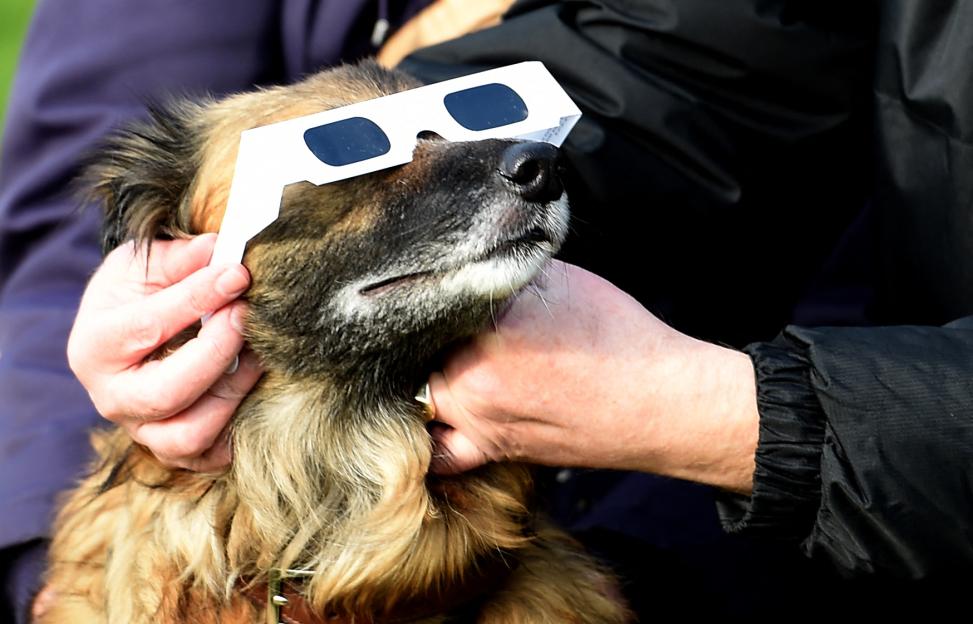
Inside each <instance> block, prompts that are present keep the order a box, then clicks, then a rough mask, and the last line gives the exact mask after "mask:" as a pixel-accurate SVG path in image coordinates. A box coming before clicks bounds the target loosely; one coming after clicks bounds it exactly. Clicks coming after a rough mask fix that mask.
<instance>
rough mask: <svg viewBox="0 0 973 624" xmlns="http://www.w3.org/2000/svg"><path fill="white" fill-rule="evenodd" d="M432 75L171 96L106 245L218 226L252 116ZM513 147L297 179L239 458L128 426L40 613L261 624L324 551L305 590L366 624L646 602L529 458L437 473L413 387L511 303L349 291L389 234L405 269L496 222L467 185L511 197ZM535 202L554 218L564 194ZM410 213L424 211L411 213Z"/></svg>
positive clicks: (78, 502)
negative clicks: (134, 434) (278, 588)
mask: <svg viewBox="0 0 973 624" xmlns="http://www.w3.org/2000/svg"><path fill="white" fill-rule="evenodd" d="M410 86H413V83H412V81H411V80H410V79H409V78H408V77H406V76H403V75H401V74H393V73H387V72H384V71H383V70H380V69H379V68H378V67H377V66H374V65H371V64H365V65H361V66H355V67H344V68H339V69H337V70H333V71H330V72H325V73H323V74H320V75H317V76H313V77H311V78H309V79H308V80H307V81H305V82H304V83H301V84H299V85H296V86H293V87H288V88H278V89H271V90H266V91H262V92H257V93H254V94H246V95H241V96H236V97H233V98H229V99H227V100H224V101H221V102H202V103H195V104H189V103H184V104H180V105H178V106H176V107H171V108H169V109H167V110H164V111H163V110H159V111H155V112H154V113H153V115H152V118H151V119H150V120H149V121H148V122H145V123H142V124H139V125H137V126H135V127H134V128H132V129H130V130H128V131H127V132H125V133H123V134H121V135H119V136H118V137H116V138H115V139H113V141H112V142H111V143H110V145H109V146H108V149H107V151H106V152H105V155H104V157H103V158H102V159H101V160H100V162H99V164H97V165H96V166H95V167H94V168H93V169H92V171H91V179H92V180H93V181H94V188H95V192H96V194H97V195H98V196H99V197H100V198H101V199H102V200H103V201H104V202H105V205H106V209H107V213H106V214H107V226H106V246H107V247H109V248H110V247H111V246H113V245H116V244H118V243H120V242H122V241H124V240H126V239H129V238H135V239H137V240H149V239H151V238H154V237H158V236H169V237H178V236H184V235H187V234H190V233H198V232H203V231H212V230H215V229H216V228H217V226H218V224H219V221H220V219H221V217H222V211H223V207H224V205H225V200H226V196H227V192H228V188H229V183H230V177H231V172H232V164H233V160H234V157H235V149H236V148H235V140H236V137H238V136H239V133H240V131H242V130H244V129H246V128H248V127H252V126H257V125H263V124H266V123H271V122H274V121H279V120H282V119H286V118H289V117H294V116H298V115H302V114H307V113H309V112H313V111H317V110H321V109H323V108H330V107H334V106H338V105H341V104H345V103H350V102H354V101H359V100H363V99H368V98H372V97H377V96H380V95H383V94H386V93H391V92H395V91H399V90H402V89H404V88H408V87H410ZM504 147H505V145H503V144H499V143H497V142H494V143H490V142H484V145H479V144H476V145H473V144H470V145H467V146H457V145H445V144H442V143H441V142H433V143H426V142H423V143H422V144H421V145H420V147H419V148H418V149H417V153H416V157H415V161H414V162H413V163H411V164H410V165H406V166H404V167H402V168H399V169H396V170H392V171H389V172H384V173H376V174H372V175H371V176H365V177H364V178H362V179H358V180H352V181H348V182H347V183H340V184H335V185H328V187H321V188H316V187H310V185H296V186H295V187H292V188H289V189H288V190H287V191H286V192H285V196H284V209H283V210H282V217H281V219H280V220H278V222H277V223H275V224H274V226H271V228H268V230H267V231H266V232H264V233H263V234H262V235H261V236H260V237H258V238H257V239H255V240H254V241H253V242H252V243H251V246H250V251H249V252H248V254H247V257H246V260H245V262H246V264H247V265H248V267H249V268H250V270H251V273H252V274H253V280H254V285H253V288H252V289H251V291H250V292H249V293H248V295H247V296H248V298H249V300H250V303H251V316H250V318H249V319H248V323H247V337H248V339H249V341H250V342H251V343H252V344H253V347H254V350H255V352H256V353H257V354H258V355H259V356H260V357H261V358H262V360H263V362H264V365H265V367H266V368H267V371H268V372H267V374H266V375H265V377H264V379H263V380H262V381H261V382H260V383H259V384H258V386H257V388H255V390H254V391H253V392H252V393H251V395H250V396H249V398H248V399H246V401H245V402H244V403H243V404H242V406H241V407H240V408H239V410H238V412H237V414H236V415H235V417H234V421H233V429H232V439H233V445H234V461H233V465H232V467H231V468H230V470H229V471H228V472H226V473H225V474H195V473H189V472H186V471H179V470H176V471H173V470H169V469H166V468H165V467H163V466H161V465H160V464H159V463H158V462H157V461H156V460H155V459H154V458H153V457H152V456H151V454H149V453H148V452H147V451H146V450H144V449H142V448H141V447H139V446H137V445H134V444H133V443H132V442H131V441H130V440H129V439H128V438H127V437H126V435H125V434H124V433H123V432H121V431H117V430H113V431H106V432H102V433H98V434H96V435H95V436H94V438H93V440H94V445H95V449H96V451H97V454H98V457H99V462H98V464H97V466H95V468H94V469H93V471H92V472H91V474H90V475H89V476H87V477H86V478H85V479H84V480H83V482H82V483H81V484H80V486H79V487H78V488H77V489H76V490H74V491H73V492H71V493H70V495H69V496H68V497H67V498H66V502H65V504H64V506H63V509H62V510H61V512H60V514H59V516H58V519H57V523H56V531H55V538H54V542H53V546H52V549H51V565H50V570H49V574H48V583H49V586H50V587H51V588H52V589H53V590H54V591H55V592H56V596H57V598H56V601H55V603H54V605H53V607H52V608H51V609H50V610H49V611H48V612H47V613H46V614H45V616H44V617H43V619H42V620H41V622H42V623H55V622H56V623H59V624H62V623H71V622H84V623H86V624H90V623H98V622H104V623H111V624H142V623H145V624H148V623H150V622H151V623H152V624H167V623H175V622H197V623H213V624H216V623H221V624H231V623H238V622H239V623H243V622H247V623H250V622H263V621H265V620H264V615H263V613H262V612H261V611H260V610H259V608H258V607H257V606H255V605H254V604H253V603H252V602H251V601H250V599H248V598H247V597H246V596H245V595H244V593H243V592H242V591H241V587H243V586H246V585H248V584H251V585H260V584H262V583H266V581H267V577H268V573H269V571H270V570H272V569H302V570H313V571H314V575H313V576H311V577H309V578H308V579H307V580H306V581H304V582H303V584H301V585H300V586H299V589H300V591H301V592H302V593H303V595H304V596H305V599H306V600H307V601H308V602H309V603H310V604H311V605H312V606H313V608H314V609H315V610H316V611H317V612H319V613H322V614H324V613H336V614H343V615H345V616H347V617H348V618H351V619H356V618H357V621H363V622H367V621H374V622H376V623H378V622H383V621H405V620H403V619H401V618H402V613H408V614H410V615H409V616H408V618H409V619H407V621H412V622H425V623H430V624H431V623H437V622H443V623H445V622H448V621H449V622H455V621H470V622H482V623H485V624H488V623H500V622H504V623H547V622H550V623H554V622H558V623H563V622H577V623H579V624H580V623H604V624H615V623H621V622H625V621H627V620H628V618H629V616H628V613H627V611H626V609H625V608H624V607H623V606H622V605H621V604H620V603H619V602H618V600H617V599H616V595H615V592H614V590H613V588H614V581H613V580H612V579H611V577H610V576H609V575H608V574H606V573H605V572H604V571H603V570H602V569H601V568H600V567H599V566H598V565H596V564H595V563H594V562H593V561H592V560H590V559H589V558H588V557H587V556H586V555H584V554H583V553H582V552H581V551H580V549H579V548H578V547H577V546H576V545H575V544H574V543H573V542H572V541H571V540H570V538H568V537H567V536H566V535H564V534H563V533H561V532H560V531H558V530H557V529H555V528H553V527H551V526H550V525H548V524H547V523H546V522H545V521H544V520H543V519H541V518H539V517H538V516H537V515H536V514H534V513H532V510H531V507H530V500H531V480H530V474H529V471H528V470H527V468H525V467H523V466H519V465H510V464H503V465H499V464H498V465H490V466H486V467H484V468H482V469H480V470H478V471H474V472H472V473H469V474H466V475H461V476H456V477H451V478H445V477H443V478H440V477H432V476H429V475H428V474H427V472H428V468H429V464H430V460H431V443H430V438H429V434H428V432H427V430H426V428H425V424H424V419H423V415H422V411H421V406H418V405H417V404H416V403H415V402H414V401H412V400H410V397H411V393H414V390H415V387H416V383H417V380H421V379H423V378H424V376H425V375H427V374H428V371H429V369H430V367H431V366H432V362H433V361H434V360H433V359H434V357H435V355H436V354H437V353H438V352H440V351H441V350H442V349H443V348H444V347H445V346H447V345H448V344H449V343H451V342H453V341H455V340H457V339H460V338H462V337H463V336H468V335H471V334H472V333H474V332H475V331H476V330H477V329H478V328H479V327H480V325H482V323H483V322H484V320H486V319H487V318H489V317H488V312H487V310H488V308H487V307H486V306H487V303H486V302H481V301H480V300H479V298H474V297H471V296H469V295H468V293H459V294H456V295H455V296H454V295H450V296H454V299H449V298H448V297H447V296H445V295H442V296H438V297H436V296H431V295H430V294H429V293H427V292H425V291H422V290H421V289H419V290H417V291H416V294H414V295H410V297H412V298H409V297H405V298H404V302H403V301H397V300H396V301H394V302H392V303H383V304H381V305H379V304H375V303H373V301H374V299H365V298H361V303H360V305H361V306H362V307H361V308H355V309H354V313H348V312H347V310H346V308H347V304H343V305H344V307H342V306H340V305H338V304H337V303H334V302H335V301H346V300H347V299H348V295H347V292H348V291H347V284H348V283H352V282H354V280H355V279H358V278H362V279H364V278H367V277H368V276H369V275H371V274H370V273H368V271H367V270H364V269H363V268H362V267H361V266H360V265H362V264H363V263H365V262H366V261H367V260H370V259H371V258H373V257H374V259H375V260H374V261H375V262H376V263H378V262H379V260H382V254H383V253H386V250H387V253H388V258H387V263H386V265H388V266H392V265H395V266H398V265H397V264H396V263H400V259H401V258H402V257H403V256H408V255H410V254H419V252H418V251H415V250H417V249H421V248H423V247H422V246H423V245H426V246H427V247H428V246H432V249H431V251H430V252H429V253H430V255H429V258H439V257H440V256H442V254H443V253H444V252H443V249H445V248H442V249H439V248H435V245H438V244H440V243H439V242H438V241H441V240H445V239H450V238H452V240H453V242H452V243H450V245H452V247H450V248H449V249H448V250H452V249H453V248H454V247H457V246H459V247H462V245H461V244H460V243H458V242H457V241H463V240H466V239H465V238H464V237H468V236H472V234H471V233H470V232H460V234H462V236H455V235H454V234H455V230H456V229H457V228H468V227H474V225H470V223H473V224H476V223H481V222H482V223H483V224H487V225H489V224H490V223H492V221H495V220H496V219H495V218H493V217H492V216H490V215H486V216H484V217H483V218H482V219H480V220H479V221H477V218H475V217H476V214H474V213H472V212H470V211H471V210H486V208H481V206H480V204H478V203H475V202H473V203H471V201H470V200H469V199H468V198H467V196H469V197H473V196H481V197H487V196H489V197H493V196H494V195H496V196H498V197H499V196H503V197H506V195H503V192H504V191H502V189H500V187H497V189H496V190H493V191H490V193H487V191H485V190H484V188H486V186H488V184H487V182H486V181H488V180H492V179H493V177H495V176H493V169H494V165H492V164H491V163H492V162H493V160H491V159H493V158H495V153H496V151H497V150H502V149H503V148H504ZM477 150H479V151H477ZM491 150H492V151H491ZM489 184H494V182H489ZM491 193H492V194H491ZM457 194H459V195H461V196H460V197H456V196H457ZM504 201H507V200H504ZM494 203H497V202H494ZM501 203H502V202H501ZM473 204H475V205H476V207H475V208H471V205H473ZM489 204H490V202H487V201H484V202H482V205H489ZM427 205H428V206H429V207H428V208H423V206H427ZM498 205H500V204H498ZM501 208H502V209H503V210H509V207H507V206H506V205H502V206H501ZM501 208H498V209H501ZM522 208H523V207H518V210H521V212H522V213H523V215H527V216H523V217H522V218H524V219H528V218H529V219H535V220H536V219H540V218H541V217H543V218H544V219H549V218H550V217H549V216H545V215H548V214H549V213H550V214H553V213H551V211H553V210H555V208H556V206H553V205H552V206H545V207H543V210H539V211H538V213H539V214H541V213H542V214H541V216H534V215H533V213H530V212H523V211H522ZM532 210H533V209H532ZM407 212H408V214H410V215H412V216H411V218H412V219H413V220H414V221H418V223H417V224H416V225H417V227H415V228H408V227H405V226H404V225H403V224H402V223H401V222H399V223H398V224H397V223H396V222H395V219H393V216H396V215H400V214H401V215H404V214H406V213H407ZM521 212H518V213H517V214H521ZM443 215H445V216H443ZM471 215H472V216H471ZM488 217H489V218H488ZM423 220H425V221H423ZM475 227H479V226H475ZM484 227H486V226H484ZM490 227H493V226H492V225H490ZM383 228H388V229H387V230H386V229H383ZM413 230H415V233H413ZM426 233H428V236H429V237H430V238H429V239H423V240H420V241H417V240H414V239H412V238H410V237H414V236H425V235H426ZM369 241H377V242H372V243H370V242H369ZM420 243H421V244H420ZM368 245H373V247H368ZM369 249H370V250H371V252H370V253H369V254H364V256H363V253H364V251H368V250H369ZM448 250H447V251H448ZM450 253H452V252H450ZM366 257H367V258H366ZM428 261H431V260H428V259H427V258H425V257H419V256H417V258H416V259H415V262H420V263H421V262H428ZM383 262H384V260H383ZM383 266H385V265H383ZM366 268H367V267H366ZM369 270H370V269H369ZM342 287H344V288H345V290H341V288H342ZM414 288H418V287H414ZM511 290H514V289H511ZM409 292H411V291H409ZM511 294H513V292H508V293H506V295H508V296H509V295H511ZM493 296H494V294H493V293H490V298H491V300H490V301H489V305H491V306H492V305H493V304H494V301H493V300H492V299H493ZM302 297H307V299H306V300H303V299H301V298H302ZM354 301H356V302H358V301H359V299H357V298H356V299H354ZM383 301H387V300H383ZM356 305H359V304H357V303H356ZM382 306H386V307H382ZM437 306H438V307H437ZM308 307H310V308H311V309H310V310H308ZM362 310H365V312H362ZM302 311H303V312H302ZM356 315H357V316H356ZM373 317H374V318H373ZM363 319H364V320H363ZM427 325H428V326H427ZM383 332H384V333H383ZM376 336H380V337H379V338H376Z"/></svg>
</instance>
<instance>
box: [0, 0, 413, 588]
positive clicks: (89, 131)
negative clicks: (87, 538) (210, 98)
mask: <svg viewBox="0 0 973 624" xmlns="http://www.w3.org/2000/svg"><path fill="white" fill-rule="evenodd" d="M379 4H381V3H377V2H371V1H368V0H332V1H328V0H284V1H281V2H266V1H265V0H234V1H233V2H220V1H216V0H204V1H202V2H196V1H192V2H187V1H176V2H173V1H171V0H144V1H140V2H130V1H129V0H99V2H87V1H85V0H42V1H41V2H39V3H38V5H37V8H36V13H35V16H34V19H33V23H32V25H31V28H30V31H29V34H28V36H27V40H26V43H25V47H24V49H23V52H22V55H21V59H20V66H19V70H18V73H17V77H16V80H15V84H14V88H13V91H12V99H11V101H10V104H9V109H8V116H7V120H6V130H5V135H4V139H5V140H4V145H3V153H2V156H0V397H2V400H0V466H2V474H0V549H2V548H5V549H6V550H4V551H3V555H2V557H3V558H2V559H0V563H3V562H4V560H6V562H7V563H9V562H11V561H12V560H13V559H14V557H15V556H16V555H17V554H18V553H19V551H17V550H16V549H17V548H19V549H24V548H28V547H29V545H30V544H31V543H32V542H35V541H37V540H40V539H42V538H43V537H44V536H45V535H46V534H47V530H48V529H47V528H48V525H49V523H50V520H51V515H52V509H53V504H54V498H55V496H56V494H57V493H58V492H60V491H62V490H64V489H65V488H66V487H67V486H69V485H70V484H71V483H72V481H73V480H74V479H75V478H76V477H77V475H78V474H79V472H80V470H81V469H82V467H83V465H84V462H85V460H86V458H87V454H88V445H87V443H86V442H85V440H86V438H87V434H86V433H85V432H86V431H87V430H88V429H89V428H91V427H92V426H94V425H97V424H99V420H100V419H99V418H98V416H97V414H96V413H95V411H94V409H93V407H92V406H91V404H90V401H89V399H88V397H87V394H86V393H85V391H84V390H83V388H82V387H81V386H80V384H79V383H78V382H77V381H76V380H75V379H74V376H73V375H72V374H71V372H70V371H69V370H68V368H67V363H66V359H65V356H64V350H65V344H66V342H67V335H68V332H69V329H70V327H71V324H72V322H73V319H74V314H75V310H76V309H77V304H78V301H79V300H80V296H81V293H82V291H83V289H84V286H85V284H86V282H87V280H88V278H89V276H90V275H91V273H92V272H93V271H94V269H95V267H96V266H97V265H98V264H99V262H100V252H99V245H98V243H97V241H98V240H99V234H98V231H99V228H100V214H99V212H98V210H97V209H89V210H81V206H80V205H79V202H78V200H77V196H76V191H77V189H76V188H74V187H73V180H74V179H75V177H76V175H77V174H78V171H79V167H80V163H81V161H82V160H83V159H84V157H85V156H86V154H87V153H89V152H91V151H92V150H93V149H94V148H95V147H96V145H97V144H98V142H99V141H100V140H101V138H102V137H104V135H105V134H106V133H107V132H108V131H109V130H110V129H111V128H113V127H115V126H117V125H119V124H120V123H122V122H124V121H126V120H130V119H132V118H134V117H138V116H140V115H142V114H143V112H144V110H145V106H146V103H147V102H149V101H153V100H160V99H164V98H167V97H172V96H174V95H192V94H202V93H211V94H215V95H220V94H226V93H230V92H234V91H242V90H246V89H249V88H252V87H253V86H254V85H261V84H275V83H287V82H291V81H293V80H295V79H297V78H299V77H300V76H302V75H304V74H307V73H309V72H312V71H314V70H316V69H319V68H321V67H323V66H327V65H331V64H334V63H337V62H339V61H353V60H355V59H357V58H360V57H362V56H364V55H367V54H371V53H373V52H374V51H375V50H374V48H372V47H371V45H370V43H369V42H370V38H371V34H372V29H373V25H374V23H375V21H376V19H377V17H378V11H379ZM385 4H387V5H388V11H389V12H390V15H388V16H387V17H389V18H391V20H392V22H393V24H397V23H401V22H402V21H403V20H404V19H406V18H408V17H409V16H411V15H413V14H415V13H416V12H417V11H418V10H419V8H421V6H423V5H425V4H428V1H427V0H409V1H407V2H406V1H400V2H388V3H385ZM12 548H13V550H12ZM35 559H36V557H35ZM21 565H22V566H24V567H31V569H30V570H26V571H24V572H23V573H22V574H21V575H19V576H23V577H24V579H30V578H32V577H36V567H37V565H39V564H38V563H23V564H21ZM0 575H2V570H0ZM15 576H16V575H15ZM19 576H18V577H17V578H11V579H9V580H8V585H10V587H11V588H12V589H13V591H14V593H17V594H18V601H19V602H21V603H22V602H23V601H24V598H25V596H26V593H27V591H28V590H29V588H28V587H27V585H29V584H31V583H32V581H28V580H23V581H20V580H19Z"/></svg>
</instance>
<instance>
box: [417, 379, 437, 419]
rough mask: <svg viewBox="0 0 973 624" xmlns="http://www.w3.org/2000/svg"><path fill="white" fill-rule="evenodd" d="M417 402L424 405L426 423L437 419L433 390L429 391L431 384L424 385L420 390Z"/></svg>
mask: <svg viewBox="0 0 973 624" xmlns="http://www.w3.org/2000/svg"><path fill="white" fill-rule="evenodd" d="M415 398H416V401H418V402H420V403H422V406H423V408H425V411H426V422H429V421H432V420H435V419H436V404H435V403H433V402H432V390H430V389H429V383H428V382H427V383H424V384H422V387H421V388H419V392H418V393H416V397H415Z"/></svg>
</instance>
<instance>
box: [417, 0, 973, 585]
mask: <svg viewBox="0 0 973 624" xmlns="http://www.w3.org/2000/svg"><path fill="white" fill-rule="evenodd" d="M971 41H973V4H971V3H968V2H963V1H962V0H952V1H950V0H940V1H936V2H930V1H921V0H911V1H910V0H888V1H883V2H864V1H863V2H837V1H830V0H827V1H826V0H808V1H800V0H789V1H783V0H778V1H769V2H767V1H760V2H758V1H756V0H726V1H721V2H714V1H713V0H680V1H679V2H671V1H669V0H646V1H642V2H626V1H621V0H612V1H607V0H606V1H602V2H591V1H567V2H549V1H545V0H527V1H522V2H520V3H518V4H517V5H516V6H515V7H514V9H513V11H512V12H511V14H510V15H509V16H508V18H507V20H506V22H505V23H504V24H503V25H501V26H500V27H498V28H495V29H492V30H489V31H485V32H482V33H479V34H476V35H473V36H469V37H466V38H464V39H461V40H458V41H454V42H450V43H447V44H444V45H441V46H438V47H436V48H431V49H428V50H425V51H420V52H419V53H418V54H416V55H414V56H413V57H411V58H410V59H407V61H406V62H405V64H404V67H405V68H406V69H407V70H409V71H411V72H412V73H414V74H417V75H419V76H420V77H423V78H425V79H427V80H434V79H440V78H446V77H450V76H453V75H457V74H460V73H465V72H467V71H469V70H470V69H475V68H480V67H483V66H495V65H501V64H504V63H507V62H513V61H517V60H521V59H523V58H538V59H540V60H543V61H544V62H545V63H546V64H547V66H548V67H549V68H550V69H551V70H552V71H553V73H554V74H555V75H556V76H557V77H558V78H559V79H560V80H561V82H562V84H563V85H564V86H565V87H566V88H567V89H568V91H569V92H570V93H571V95H572V96H573V97H574V98H575V100H576V101H577V102H578V104H579V105H580V106H581V107H582V109H583V110H584V113H585V116H584V118H583V119H582V121H581V123H580V124H579V126H578V127H577V128H576V130H575V132H574V133H573V134H572V135H571V137H570V138H569V140H568V142H567V144H566V146H565V152H566V154H567V157H568V160H569V161H570V165H571V167H572V168H573V170H574V176H573V178H574V182H573V183H571V182H569V185H570V188H569V190H570V191H571V196H572V206H573V208H574V212H575V215H576V217H577V218H576V221H575V234H576V236H575V237H574V238H573V239H572V240H571V241H569V244H568V247H567V249H566V252H565V257H566V259H567V260H571V261H574V262H578V263H579V264H582V265H584V266H586V267H587V268H590V269H592V270H594V271H596V272H598V273H600V274H601V275H603V276H604V277H606V278H608V279H610V280H612V281H613V282H614V283H616V284H617V285H619V286H620V287H622V288H623V289H625V290H627V291H629V292H631V293H632V294H634V295H635V296H637V297H638V298H639V299H640V300H641V301H642V302H643V303H645V304H646V305H647V306H648V307H650V309H652V310H653V311H655V312H657V313H659V314H660V315H661V316H662V317H663V318H664V319H665V320H667V321H669V322H670V323H672V324H673V325H674V326H675V327H677V328H679V329H681V330H683V331H686V332H689V333H692V334H694V335H697V336H701V337H705V338H709V339H712V340H719V341H722V342H724V343H729V344H735V345H738V346H743V345H746V344H748V343H750V345H749V346H748V347H746V351H747V352H748V353H749V354H750V355H751V356H752V358H753V360H754V363H755V368H756V371H757V376H758V403H759V407H760V411H761V435H760V444H759V448H758V452H757V472H756V476H755V478H756V480H755V486H754V495H753V497H752V498H749V499H746V500H730V501H727V502H726V503H725V504H724V505H723V509H722V511H723V515H724V522H725V525H726V527H727V528H728V529H730V530H732V531H744V532H753V533H755V534H759V533H764V534H769V535H773V536H776V537H781V538H784V539H788V540H792V541H794V542H799V543H801V545H802V547H803V549H804V551H805V552H806V553H807V554H809V555H810V556H811V557H813V558H820V559H823V560H827V561H829V562H830V563H831V564H833V565H834V566H836V567H837V568H838V569H839V570H841V571H843V572H844V573H848V574H860V573H875V574H877V575H880V576H881V575H890V576H894V577H904V578H922V577H927V576H930V575H932V576H933V577H936V576H937V575H941V574H944V573H945V572H947V571H949V572H953V571H956V570H962V571H963V572H969V571H970V570H971V569H973V323H971V322H970V320H969V319H966V320H961V321H959V322H956V323H953V324H951V325H949V326H946V327H940V326H941V325H943V324H945V323H948V322H950V321H953V320H954V319H958V318H961V317H963V316H966V315H970V314H973V288H971V286H973V70H971V67H973V45H971V43H970V42H971ZM849 258H850V259H852V260H854V262H852V261H850V260H849ZM849 266H851V267H852V268H853V270H851V269H849ZM829 281H830V282H829ZM850 285H851V286H854V287H849V286H850ZM836 292H837V293H839V295H840V296H839V297H838V298H837V300H834V299H832V300H830V301H829V300H828V296H829V295H832V294H834V293H836ZM815 297H817V298H818V299H817V301H815V300H814V299H815ZM835 303H837V304H839V305H831V304H835ZM808 310H812V311H814V310H816V312H812V313H808ZM795 319H811V320H814V321H821V320H824V321H830V322H833V323H837V324H845V325H849V324H851V325H886V326H885V327H880V328H879V327H869V328H865V327H843V328H827V329H813V330H812V329H801V328H798V327H794V326H792V327H788V328H787V329H784V328H785V326H786V325H788V324H789V323H792V322H793V321H794V320H795ZM892 324H898V326H891V325H892ZM905 324H908V326H905ZM781 332H782V333H781ZM775 334H779V335H778V336H777V337H776V338H774V335H775Z"/></svg>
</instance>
